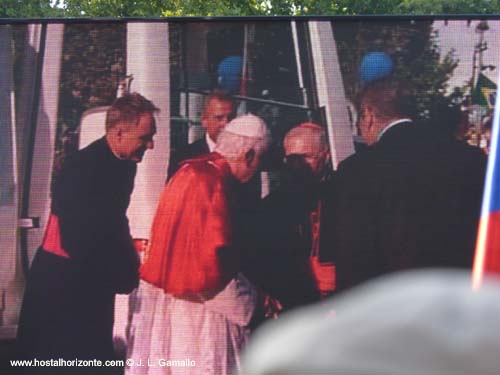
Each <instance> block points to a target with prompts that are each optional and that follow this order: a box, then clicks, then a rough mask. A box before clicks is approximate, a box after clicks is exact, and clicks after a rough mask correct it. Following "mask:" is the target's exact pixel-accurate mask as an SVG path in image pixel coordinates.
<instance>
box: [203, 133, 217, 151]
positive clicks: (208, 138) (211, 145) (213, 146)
mask: <svg viewBox="0 0 500 375" xmlns="http://www.w3.org/2000/svg"><path fill="white" fill-rule="evenodd" d="M205 139H206V141H207V145H208V149H209V150H210V152H214V149H215V142H214V141H212V138H210V136H209V135H208V133H207V134H205Z"/></svg>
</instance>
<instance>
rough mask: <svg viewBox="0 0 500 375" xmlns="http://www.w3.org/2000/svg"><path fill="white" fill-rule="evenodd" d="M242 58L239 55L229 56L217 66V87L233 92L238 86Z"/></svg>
mask: <svg viewBox="0 0 500 375" xmlns="http://www.w3.org/2000/svg"><path fill="white" fill-rule="evenodd" d="M242 68H243V59H242V58H241V56H229V57H226V58H225V59H223V60H222V61H221V62H220V63H219V65H218V66H217V78H218V82H219V88H220V89H221V90H224V91H228V92H230V93H235V92H237V91H238V90H239V88H240V79H241V70H242Z"/></svg>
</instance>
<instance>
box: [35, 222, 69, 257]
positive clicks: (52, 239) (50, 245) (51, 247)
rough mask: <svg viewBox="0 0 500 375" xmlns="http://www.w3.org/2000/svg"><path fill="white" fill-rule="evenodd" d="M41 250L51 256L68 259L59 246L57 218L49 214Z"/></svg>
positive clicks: (59, 233) (64, 251) (59, 234)
mask: <svg viewBox="0 0 500 375" xmlns="http://www.w3.org/2000/svg"><path fill="white" fill-rule="evenodd" d="M42 248H43V249H44V250H45V251H46V252H48V253H51V254H54V255H58V256H60V257H63V258H69V257H70V256H69V254H68V253H67V252H66V250H64V249H63V247H62V244H61V231H60V229H59V218H58V217H57V216H56V215H54V214H50V216H49V221H48V223H47V228H46V229H45V235H44V237H43V242H42Z"/></svg>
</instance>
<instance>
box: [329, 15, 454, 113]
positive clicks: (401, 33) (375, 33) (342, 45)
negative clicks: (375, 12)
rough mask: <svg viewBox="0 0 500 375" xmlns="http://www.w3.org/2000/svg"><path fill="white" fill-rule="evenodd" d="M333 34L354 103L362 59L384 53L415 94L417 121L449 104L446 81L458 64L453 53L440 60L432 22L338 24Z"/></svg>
mask: <svg viewBox="0 0 500 375" xmlns="http://www.w3.org/2000/svg"><path fill="white" fill-rule="evenodd" d="M334 32H335V39H336V41H337V44H338V52H339V60H340V63H341V70H342V76H343V79H344V86H345V89H346V94H347V96H348V97H349V98H350V99H351V100H352V101H355V98H356V95H357V94H358V92H359V90H360V86H361V83H360V82H359V78H358V77H359V73H358V67H359V66H360V64H361V61H362V58H363V56H364V55H365V54H366V53H367V52H370V51H385V52H387V53H389V54H390V55H391V56H392V58H393V60H394V63H395V67H396V68H395V72H394V75H395V76H396V77H397V78H399V79H400V80H402V81H404V82H407V84H408V86H409V87H410V90H411V91H412V96H413V98H414V100H413V102H414V105H415V107H414V109H413V110H414V114H415V116H416V117H423V118H428V117H430V116H432V115H433V114H434V112H437V111H439V110H440V108H441V107H442V106H446V105H448V103H449V102H450V100H451V98H448V97H447V94H446V92H447V88H448V87H447V81H448V79H449V78H450V77H451V74H452V73H453V70H454V69H455V68H456V66H457V64H458V60H457V59H456V58H455V57H454V52H453V51H451V52H449V53H448V54H447V55H445V56H441V53H440V50H439V48H438V46H437V37H438V35H437V34H436V32H435V31H433V30H432V22H431V21H420V22H410V21H399V22H395V21H390V22H383V21H380V20H377V21H376V22H370V21H366V22H336V23H334ZM353 46H356V47H355V48H353Z"/></svg>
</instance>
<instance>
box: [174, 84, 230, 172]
mask: <svg viewBox="0 0 500 375" xmlns="http://www.w3.org/2000/svg"><path fill="white" fill-rule="evenodd" d="M233 112H234V102H233V101H232V99H231V98H230V97H229V96H227V95H225V94H224V93H222V92H220V91H214V92H213V93H212V94H210V95H208V96H207V97H206V98H205V101H204V103H203V112H202V116H201V125H202V126H203V127H204V128H205V132H206V133H205V136H204V137H203V138H201V139H199V140H197V141H196V142H193V143H191V144H189V145H187V146H186V147H184V148H183V149H180V150H179V151H178V152H177V153H173V155H172V157H171V158H170V164H169V166H168V179H170V178H171V177H172V176H173V175H174V173H175V172H177V170H178V169H179V165H180V163H182V162H183V161H184V160H187V159H192V158H194V157H196V156H199V155H203V154H208V153H210V152H212V151H213V150H214V148H215V142H217V137H218V136H219V133H220V132H221V131H222V129H223V128H224V126H226V124H227V123H228V122H229V120H231V118H232V117H233Z"/></svg>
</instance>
